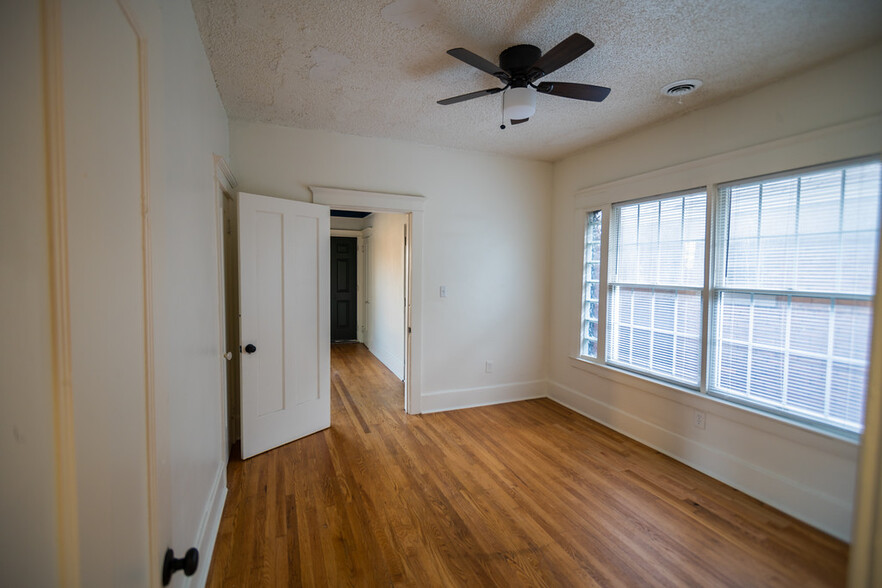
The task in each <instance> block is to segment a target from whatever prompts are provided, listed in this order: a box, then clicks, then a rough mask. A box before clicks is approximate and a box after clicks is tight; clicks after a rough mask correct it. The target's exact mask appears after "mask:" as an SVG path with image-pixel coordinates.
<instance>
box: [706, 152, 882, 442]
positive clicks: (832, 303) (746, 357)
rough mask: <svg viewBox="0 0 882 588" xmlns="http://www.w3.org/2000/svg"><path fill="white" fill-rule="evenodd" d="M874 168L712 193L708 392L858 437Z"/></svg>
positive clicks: (757, 182) (875, 231)
mask: <svg viewBox="0 0 882 588" xmlns="http://www.w3.org/2000/svg"><path fill="white" fill-rule="evenodd" d="M880 167H882V166H880V164H879V162H878V161H870V162H867V161H861V162H851V163H848V164H844V165H837V166H827V167H824V168H815V169H811V170H803V171H800V172H792V173H789V174H785V175H776V176H770V177H764V178H759V179H752V180H746V181H741V182H736V183H731V184H726V185H723V186H721V187H720V188H719V193H718V201H717V202H718V205H717V222H716V230H715V246H716V259H715V266H714V276H715V277H714V284H713V291H712V301H713V307H712V319H711V320H712V326H711V331H712V335H711V338H712V346H711V350H710V354H709V355H710V360H709V363H710V377H709V380H708V383H709V385H708V389H709V392H711V393H715V394H718V395H721V396H725V397H727V398H729V399H731V400H735V401H738V402H742V403H745V404H749V405H752V406H754V407H757V408H762V409H765V410H770V411H772V412H778V413H781V414H784V415H787V416H791V417H796V418H797V419H800V420H808V421H812V422H815V423H820V424H822V425H825V426H831V427H835V428H840V429H847V430H851V431H860V430H861V428H862V422H863V411H864V397H865V391H866V385H867V369H868V366H869V340H870V327H871V324H872V306H873V292H874V289H875V280H876V275H875V274H876V272H875V268H876V248H877V243H878V240H879V186H880Z"/></svg>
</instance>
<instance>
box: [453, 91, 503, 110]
mask: <svg viewBox="0 0 882 588" xmlns="http://www.w3.org/2000/svg"><path fill="white" fill-rule="evenodd" d="M502 90H503V88H490V89H488V90H478V91H477V92H469V93H468V94H462V95H460V96H454V97H453V98H445V99H444V100H439V101H438V104H443V105H444V106H447V105H448V104H456V103H457V102H465V101H466V100H471V99H472V98H480V97H481V96H486V95H488V94H497V93H499V92H502Z"/></svg>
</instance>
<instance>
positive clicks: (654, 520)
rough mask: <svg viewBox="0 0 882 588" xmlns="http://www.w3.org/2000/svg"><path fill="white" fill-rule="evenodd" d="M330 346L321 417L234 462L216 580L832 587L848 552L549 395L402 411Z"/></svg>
mask: <svg viewBox="0 0 882 588" xmlns="http://www.w3.org/2000/svg"><path fill="white" fill-rule="evenodd" d="M403 405H404V392H403V385H402V383H401V381H400V380H398V379H397V378H396V377H395V376H394V375H393V374H392V373H391V372H390V371H389V370H388V369H386V367H385V366H383V365H382V364H381V363H380V362H379V361H377V360H376V359H375V358H374V357H373V355H371V354H370V352H369V351H368V350H367V349H366V348H365V347H364V346H363V345H361V344H340V345H332V348H331V428H330V429H327V430H325V431H322V432H319V433H316V434H314V435H311V436H309V437H306V438H304V439H300V440H298V441H295V442H292V443H289V444H287V445H285V446H283V447H279V448H277V449H275V450H272V451H269V452H267V453H264V454H261V455H258V456H255V457H253V458H251V459H249V460H248V461H246V462H242V461H241V460H239V459H236V458H234V459H232V460H231V461H230V464H229V467H228V486H229V494H228V496H227V501H226V506H225V508H224V513H223V517H222V520H221V524H220V529H219V531H218V537H217V543H216V545H215V550H214V556H213V558H212V562H211V569H210V571H209V576H208V583H207V585H208V586H243V587H245V586H249V587H250V586H300V585H302V586H348V585H356V586H392V585H408V586H493V585H496V586H592V585H608V586H638V585H651V586H684V585H692V586H799V587H800V588H805V587H808V586H841V585H844V583H845V574H846V562H847V557H848V546H847V545H846V544H844V543H842V542H840V541H838V540H836V539H834V538H832V537H829V536H827V535H825V534H823V533H821V532H819V531H816V530H814V529H812V528H811V527H809V526H807V525H804V524H802V523H800V522H798V521H796V520H795V519H793V518H791V517H789V516H787V515H784V514H782V513H781V512H779V511H777V510H775V509H773V508H770V507H768V506H766V505H764V504H762V503H760V502H759V501H757V500H755V499H753V498H750V497H748V496H746V495H745V494H742V493H741V492H738V491H737V490H734V489H732V488H730V487H728V486H726V485H724V484H722V483H720V482H717V481H715V480H713V479H711V478H709V477H707V476H705V475H703V474H701V473H699V472H697V471H695V470H693V469H691V468H689V467H687V466H685V465H683V464H680V463H678V462H676V461H674V460H673V459H670V458H668V457H666V456H664V455H662V454H660V453H658V452H656V451H654V450H652V449H649V448H647V447H645V446H643V445H640V444H639V443H636V442H635V441H632V440H630V439H628V438H627V437H624V436H622V435H620V434H618V433H616V432H614V431H612V430H610V429H608V428H606V427H603V426H601V425H599V424H597V423H595V422H593V421H591V420H589V419H586V418H584V417H582V416H580V415H578V414H576V413H574V412H572V411H570V410H568V409H566V408H564V407H562V406H560V405H558V404H557V403H555V402H553V401H551V400H548V399H541V400H530V401H524V402H516V403H510V404H501V405H496V406H489V407H482V408H473V409H467V410H459V411H453V412H447V413H437V414H428V415H418V416H410V415H407V414H406V413H405V412H404V409H403Z"/></svg>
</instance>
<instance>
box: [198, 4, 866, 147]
mask: <svg viewBox="0 0 882 588" xmlns="http://www.w3.org/2000/svg"><path fill="white" fill-rule="evenodd" d="M192 1H193V8H194V10H195V13H196V18H197V21H198V23H199V29H200V32H201V34H202V40H203V42H204V44H205V48H206V52H207V53H208V58H209V61H210V63H211V67H212V70H213V72H214V76H215V80H216V81H217V85H218V88H219V90H220V95H221V99H222V100H223V103H224V106H225V108H226V110H227V113H228V114H229V116H230V117H231V118H235V119H242V120H247V121H260V122H267V123H273V124H279V125H285V126H291V127H298V128H305V129H324V130H328V131H335V132H340V133H348V134H354V135H362V136H369V137H388V138H393V139H402V140H407V141H416V142H419V143H426V144H431V145H439V146H445V147H454V148H463V149H475V150H480V151H488V152H494V153H500V154H506V155H513V156H520V157H528V158H533V159H541V160H547V161H552V160H556V159H559V158H561V157H562V156H564V155H567V154H569V153H572V152H573V151H576V150H578V149H580V148H583V147H586V146H588V145H591V144H594V143H597V142H600V141H604V140H607V139H610V138H612V137H614V136H616V135H620V134H622V133H626V132H628V131H630V130H632V129H635V128H637V127H641V126H644V125H647V124H651V123H654V122H658V121H661V120H664V119H668V118H671V117H675V116H678V115H680V114H683V113H684V112H686V111H688V110H693V109H695V108H696V107H698V106H700V105H706V104H708V103H711V102H717V101H720V100H722V99H724V98H727V97H730V96H733V95H735V94H740V93H743V92H746V91H748V90H750V89H753V88H756V87H758V86H761V85H763V84H766V83H769V82H771V81H774V80H776V79H778V78H781V77H783V76H786V75H788V74H791V73H793V72H796V71H799V70H803V69H806V68H808V67H810V66H812V65H815V64H817V63H819V62H822V61H824V60H827V59H830V58H833V57H836V56H839V55H842V54H844V53H847V52H849V51H852V50H855V49H858V48H860V47H864V46H867V45H869V44H871V43H873V42H875V41H878V40H879V39H880V38H882V0H655V1H652V0H641V1H626V0H618V1H617V0H559V1H553V0H192ZM574 32H579V33H582V34H583V35H585V36H587V37H588V38H589V39H591V40H592V41H594V43H595V45H596V46H595V47H594V49H592V50H591V51H589V52H588V53H586V54H585V55H583V56H582V57H580V58H578V59H577V60H576V61H574V62H572V63H570V64H569V65H567V66H565V67H563V68H561V69H559V70H558V71H556V72H554V73H553V74H551V75H550V76H548V78H545V79H547V80H552V81H567V82H580V83H591V84H597V85H601V86H608V87H610V88H612V93H611V94H610V95H609V97H608V98H607V99H606V100H605V101H604V102H602V103H592V102H583V101H578V100H569V99H566V98H560V97H555V96H549V95H542V94H540V95H539V96H538V98H537V109H536V114H535V115H534V117H533V118H532V119H531V120H530V121H529V122H527V123H525V124H522V125H518V126H509V127H508V128H507V129H506V130H504V131H503V130H500V129H499V125H500V123H501V120H500V119H501V116H502V114H501V110H502V95H501V94H496V95H491V96H485V97H482V98H478V99H475V100H471V101H468V102H462V103H459V104H454V105H450V106H440V105H438V104H436V103H435V102H436V100H440V99H442V98H448V97H451V96H456V95H459V94H464V93H467V92H471V91H475V90H481V89H486V88H492V87H496V86H499V85H501V84H499V83H498V82H497V80H496V79H495V78H493V77H492V76H490V75H487V74H485V73H483V72H481V71H479V70H476V69H474V68H472V67H470V66H468V65H466V64H465V63H462V62H460V61H458V60H457V59H454V58H453V57H450V56H449V55H447V54H446V53H445V52H446V51H447V50H448V49H451V48H453V47H465V48H466V49H469V50H470V51H473V52H474V53H477V54H478V55H481V56H483V57H485V58H487V59H489V60H490V61H493V62H494V63H498V55H499V53H500V51H502V50H503V49H505V48H506V47H509V46H511V45H515V44H519V43H529V44H532V45H536V46H538V47H539V48H540V49H542V51H543V52H545V51H548V50H549V49H550V48H551V47H553V46H554V45H556V44H557V43H558V42H560V41H562V40H563V39H564V38H566V37H567V36H569V35H570V34H572V33H574ZM683 78H699V79H701V80H703V81H704V86H703V87H702V88H701V89H699V90H698V91H697V92H695V93H693V94H691V95H688V96H685V97H682V98H681V99H680V100H679V101H678V99H676V98H670V97H667V96H663V95H662V94H661V88H662V86H664V85H665V84H668V83H670V82H673V81H676V80H679V79H683ZM846 91H847V89H846Z"/></svg>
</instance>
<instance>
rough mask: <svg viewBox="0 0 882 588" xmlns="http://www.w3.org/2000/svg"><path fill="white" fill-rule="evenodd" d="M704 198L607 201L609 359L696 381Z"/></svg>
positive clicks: (693, 195) (655, 373) (699, 194)
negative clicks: (609, 207)
mask: <svg viewBox="0 0 882 588" xmlns="http://www.w3.org/2000/svg"><path fill="white" fill-rule="evenodd" d="M706 206H707V195H706V193H705V192H704V191H700V192H690V193H685V194H676V195H666V196H659V197H656V198H652V199H648V200H642V201H638V202H626V203H623V204H617V205H614V206H613V208H612V217H611V223H610V252H609V259H610V265H609V277H608V300H607V317H608V318H607V324H608V329H607V333H606V347H607V349H606V358H607V362H608V363H610V364H613V365H618V366H621V367H625V368H628V369H631V370H634V371H637V372H642V373H645V374H650V375H653V376H656V377H661V378H663V379H667V380H671V381H674V382H677V383H681V384H686V385H690V386H698V383H699V379H700V373H701V365H700V364H701V324H702V299H701V293H702V288H703V287H704V255H705V253H704V252H705V239H704V233H705V217H706Z"/></svg>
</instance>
